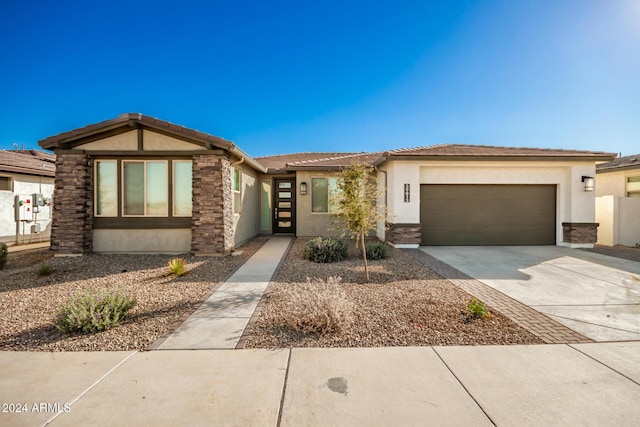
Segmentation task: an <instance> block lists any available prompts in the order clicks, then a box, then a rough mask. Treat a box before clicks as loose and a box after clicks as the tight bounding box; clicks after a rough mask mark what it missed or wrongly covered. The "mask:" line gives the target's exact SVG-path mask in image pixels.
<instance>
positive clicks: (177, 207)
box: [173, 160, 193, 217]
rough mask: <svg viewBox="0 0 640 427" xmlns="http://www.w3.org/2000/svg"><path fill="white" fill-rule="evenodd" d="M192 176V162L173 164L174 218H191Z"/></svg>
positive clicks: (179, 161) (178, 161)
mask: <svg viewBox="0 0 640 427" xmlns="http://www.w3.org/2000/svg"><path fill="white" fill-rule="evenodd" d="M192 174H193V172H192V163H191V160H187V161H185V160H176V161H174V162H173V216H188V217H190V216H191V210H192V207H193V202H192V197H191V193H192Z"/></svg>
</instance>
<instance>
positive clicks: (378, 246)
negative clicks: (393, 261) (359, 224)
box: [365, 241, 389, 260]
mask: <svg viewBox="0 0 640 427" xmlns="http://www.w3.org/2000/svg"><path fill="white" fill-rule="evenodd" d="M365 250H366V251H367V259H373V260H376V259H386V258H389V247H388V246H387V244H386V243H384V242H380V241H375V242H367V244H366V245H365Z"/></svg>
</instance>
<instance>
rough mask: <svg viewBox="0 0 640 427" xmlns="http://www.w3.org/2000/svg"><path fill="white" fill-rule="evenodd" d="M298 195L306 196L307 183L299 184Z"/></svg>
mask: <svg viewBox="0 0 640 427" xmlns="http://www.w3.org/2000/svg"><path fill="white" fill-rule="evenodd" d="M300 194H302V195H303V196H304V195H305V194H307V183H306V182H301V183H300Z"/></svg>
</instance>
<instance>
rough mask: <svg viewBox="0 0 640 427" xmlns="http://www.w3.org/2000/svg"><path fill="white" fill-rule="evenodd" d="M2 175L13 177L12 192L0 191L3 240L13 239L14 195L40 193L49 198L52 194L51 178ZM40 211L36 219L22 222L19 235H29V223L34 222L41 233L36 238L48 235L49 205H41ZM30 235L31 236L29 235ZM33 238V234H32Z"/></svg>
mask: <svg viewBox="0 0 640 427" xmlns="http://www.w3.org/2000/svg"><path fill="white" fill-rule="evenodd" d="M2 175H3V176H11V177H12V179H13V192H11V191H0V238H2V240H3V241H15V236H16V221H15V211H14V198H15V196H16V195H20V194H24V195H28V194H34V193H38V194H42V195H43V196H44V197H45V198H47V199H51V198H52V196H53V188H54V184H53V178H50V177H39V176H31V175H23V174H10V173H3V174H2ZM39 210H40V212H39V213H38V215H37V216H36V217H35V218H36V221H33V222H26V223H24V227H22V225H23V224H22V223H21V226H20V236H23V235H25V236H30V235H31V225H33V224H35V223H36V222H37V223H38V224H40V227H41V229H42V230H43V232H42V233H39V234H38V238H43V237H46V236H48V235H49V233H50V231H51V230H50V225H51V208H50V207H49V206H41V207H40V208H39ZM30 237H31V236H30ZM34 238H35V236H34Z"/></svg>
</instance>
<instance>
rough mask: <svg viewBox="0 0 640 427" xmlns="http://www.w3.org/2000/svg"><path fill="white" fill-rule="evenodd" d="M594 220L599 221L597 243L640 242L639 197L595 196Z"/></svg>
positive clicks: (624, 243)
mask: <svg viewBox="0 0 640 427" xmlns="http://www.w3.org/2000/svg"><path fill="white" fill-rule="evenodd" d="M596 222H598V223H600V226H599V227H598V244H600V245H606V246H616V245H624V246H635V245H637V244H640V197H618V196H613V195H607V196H600V197H596Z"/></svg>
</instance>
